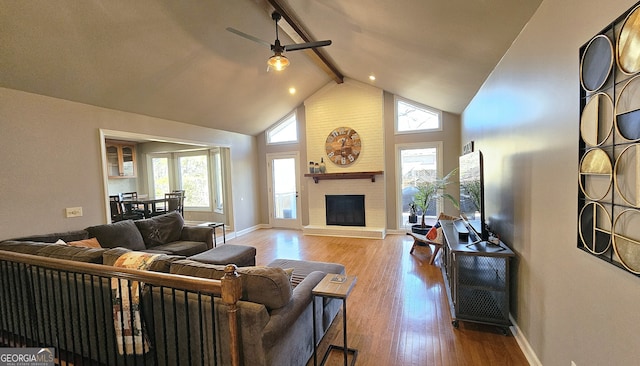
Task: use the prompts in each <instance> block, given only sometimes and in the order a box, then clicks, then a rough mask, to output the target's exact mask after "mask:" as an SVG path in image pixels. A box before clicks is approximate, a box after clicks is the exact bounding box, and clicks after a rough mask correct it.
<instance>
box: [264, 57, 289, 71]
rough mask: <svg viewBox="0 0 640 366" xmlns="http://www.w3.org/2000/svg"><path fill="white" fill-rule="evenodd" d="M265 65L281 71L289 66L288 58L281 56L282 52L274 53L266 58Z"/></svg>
mask: <svg viewBox="0 0 640 366" xmlns="http://www.w3.org/2000/svg"><path fill="white" fill-rule="evenodd" d="M267 65H269V67H270V68H272V69H274V70H276V71H282V70H284V69H286V68H287V66H289V59H288V58H286V57H285V56H282V54H278V53H276V54H275V55H273V56H271V57H269V59H268V60H267Z"/></svg>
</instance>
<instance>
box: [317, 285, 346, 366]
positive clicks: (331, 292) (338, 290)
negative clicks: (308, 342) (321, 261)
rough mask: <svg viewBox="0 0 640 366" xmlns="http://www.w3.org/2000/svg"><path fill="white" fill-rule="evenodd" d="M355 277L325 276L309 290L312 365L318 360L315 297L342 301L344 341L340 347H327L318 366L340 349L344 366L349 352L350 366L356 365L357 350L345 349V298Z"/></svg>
mask: <svg viewBox="0 0 640 366" xmlns="http://www.w3.org/2000/svg"><path fill="white" fill-rule="evenodd" d="M357 279H358V278H357V277H356V276H346V275H340V274H332V273H329V274H327V275H326V276H325V277H324V278H323V279H322V281H320V283H318V284H317V285H316V287H314V288H313V290H311V294H312V295H313V299H312V302H313V365H314V366H317V364H318V358H317V348H318V344H317V341H316V299H315V298H316V297H322V298H325V297H328V298H332V299H342V327H343V328H342V331H343V334H344V340H343V345H342V346H336V345H333V344H331V345H329V348H328V349H327V352H325V354H324V357H323V358H322V362H321V363H320V365H321V366H322V365H324V363H325V362H326V361H327V358H328V357H329V354H330V353H331V351H332V350H334V349H341V350H343V351H344V364H345V366H346V365H347V364H348V361H347V358H348V354H349V352H351V353H353V358H352V359H351V366H353V365H354V364H355V363H356V357H358V350H357V349H354V348H348V347H347V297H348V296H349V294H350V293H351V290H352V289H353V286H354V285H355V284H356V281H357Z"/></svg>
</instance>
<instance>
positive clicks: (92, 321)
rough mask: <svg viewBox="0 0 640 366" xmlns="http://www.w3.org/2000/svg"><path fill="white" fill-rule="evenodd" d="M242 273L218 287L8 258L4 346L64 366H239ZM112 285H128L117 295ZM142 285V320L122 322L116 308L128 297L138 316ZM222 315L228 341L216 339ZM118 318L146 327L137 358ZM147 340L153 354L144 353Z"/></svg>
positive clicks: (3, 257)
mask: <svg viewBox="0 0 640 366" xmlns="http://www.w3.org/2000/svg"><path fill="white" fill-rule="evenodd" d="M236 269H237V268H236V266H235V265H228V266H227V267H226V268H225V272H226V273H225V275H224V277H223V278H222V279H221V280H219V281H218V280H210V279H203V278H195V277H189V276H181V275H173V274H165V273H157V272H149V271H140V270H135V269H126V268H119V267H111V266H104V265H98V264H89V263H82V262H75V261H68V260H61V259H53V258H45V257H40V256H34V255H27V254H19V253H13V252H6V251H0V332H1V333H0V345H3V346H5V347H54V348H55V350H56V360H57V364H60V365H63V364H83V365H93V364H97V365H169V364H177V365H179V364H183V365H196V364H200V365H218V364H224V365H227V364H229V365H232V366H237V365H240V364H241V360H240V353H239V350H240V346H239V336H238V334H239V331H238V319H237V302H238V300H239V298H240V296H241V293H242V288H241V281H240V276H239V275H238V273H237V272H236ZM112 279H119V280H124V281H121V282H119V283H124V284H125V285H124V286H123V285H118V287H114V288H113V289H112V286H111V283H112ZM116 282H118V281H116ZM134 282H137V283H144V286H137V288H138V290H137V291H138V292H137V297H138V298H139V299H140V303H139V313H138V315H135V313H132V315H131V316H130V317H129V318H125V317H119V316H120V315H122V314H118V313H117V311H114V308H113V305H112V304H114V299H115V297H116V296H118V295H121V294H122V293H123V292H127V293H128V295H129V296H128V299H129V300H128V301H129V303H128V304H127V305H129V307H131V308H136V309H137V308H138V307H137V306H136V305H135V303H134V302H133V300H131V299H132V298H134V297H135V295H136V293H135V292H133V291H135V290H133V291H132V286H131V284H133V283H134ZM134 288H135V287H134ZM132 295H133V296H132ZM222 314H226V318H227V319H226V320H227V322H228V334H226V331H225V334H216V329H222V327H218V326H217V325H216V322H217V321H218V320H220V317H221V316H224V315H222ZM114 316H115V319H118V321H119V322H120V325H122V326H123V328H124V329H135V324H136V321H139V322H141V324H144V325H142V326H141V329H140V330H141V334H140V336H141V337H142V338H136V337H133V338H132V339H133V343H134V347H133V351H131V350H130V352H126V347H124V348H125V351H122V350H119V349H118V343H120V347H121V348H122V343H123V342H119V341H120V340H119V339H118V336H116V335H115V334H116V331H115V330H114V329H113V328H114V323H115V326H117V325H118V324H117V322H116V321H114V320H113V319H114ZM124 333H126V332H124ZM120 337H122V341H125V337H126V336H125V335H121V336H120ZM193 338H196V339H193ZM136 339H139V340H138V341H137V342H138V347H135V342H136ZM140 339H148V340H149V343H150V345H149V347H148V348H145V347H139V346H140ZM125 343H126V342H125ZM136 348H139V349H140V350H136ZM227 348H228V349H227ZM123 353H124V354H123Z"/></svg>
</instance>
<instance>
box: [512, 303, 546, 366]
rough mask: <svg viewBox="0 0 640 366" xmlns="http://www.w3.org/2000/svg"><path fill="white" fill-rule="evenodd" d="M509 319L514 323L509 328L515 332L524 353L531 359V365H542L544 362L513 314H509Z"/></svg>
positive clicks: (514, 335) (514, 334)
mask: <svg viewBox="0 0 640 366" xmlns="http://www.w3.org/2000/svg"><path fill="white" fill-rule="evenodd" d="M509 319H510V320H511V324H513V325H512V326H511V327H509V329H510V330H511V334H513V337H514V338H515V339H516V342H518V346H520V349H521V350H522V353H524V357H526V359H527V361H529V365H532V366H542V363H541V362H540V360H539V359H538V356H536V353H535V352H534V351H533V348H531V345H530V344H529V341H528V340H527V338H526V337H525V336H524V335H523V334H522V332H521V331H520V328H519V327H518V323H516V321H515V319H513V317H512V316H511V314H509Z"/></svg>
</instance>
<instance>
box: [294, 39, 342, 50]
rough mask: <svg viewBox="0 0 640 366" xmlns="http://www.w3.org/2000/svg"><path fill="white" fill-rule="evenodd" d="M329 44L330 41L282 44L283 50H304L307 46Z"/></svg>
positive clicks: (314, 46) (313, 46)
mask: <svg viewBox="0 0 640 366" xmlns="http://www.w3.org/2000/svg"><path fill="white" fill-rule="evenodd" d="M330 44H331V41H316V42H307V43H294V44H288V45H286V46H284V50H285V51H297V50H304V49H307V48H316V47H324V46H328V45H330Z"/></svg>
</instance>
